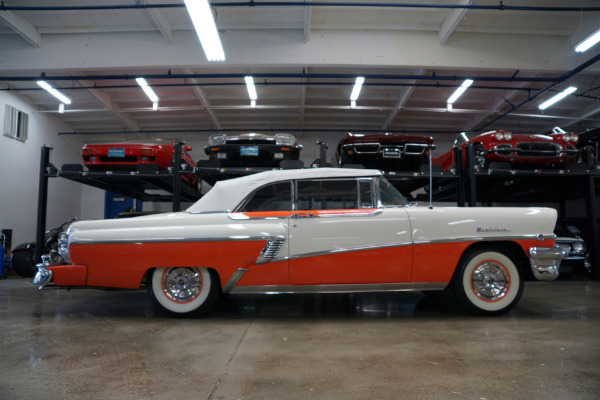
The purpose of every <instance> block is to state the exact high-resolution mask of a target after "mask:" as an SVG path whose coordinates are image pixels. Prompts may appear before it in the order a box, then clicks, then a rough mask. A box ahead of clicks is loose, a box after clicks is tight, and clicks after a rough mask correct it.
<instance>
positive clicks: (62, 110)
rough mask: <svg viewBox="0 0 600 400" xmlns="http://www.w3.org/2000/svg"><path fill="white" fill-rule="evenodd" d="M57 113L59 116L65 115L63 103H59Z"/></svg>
mask: <svg viewBox="0 0 600 400" xmlns="http://www.w3.org/2000/svg"><path fill="white" fill-rule="evenodd" d="M58 113H59V114H64V113H65V103H60V104H59V105H58Z"/></svg>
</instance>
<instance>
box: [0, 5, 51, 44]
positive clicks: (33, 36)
mask: <svg viewBox="0 0 600 400" xmlns="http://www.w3.org/2000/svg"><path fill="white" fill-rule="evenodd" d="M0 21H2V22H4V23H5V24H6V25H8V26H9V27H10V28H11V29H12V30H13V31H15V32H16V33H18V34H19V35H21V37H22V38H23V39H25V40H27V42H29V43H30V44H32V45H33V46H34V47H40V46H41V44H42V36H41V35H40V34H39V33H38V31H37V29H36V27H35V26H33V25H32V24H31V23H30V22H29V21H27V20H26V19H25V18H23V17H20V16H18V15H16V14H15V13H13V12H11V11H0Z"/></svg>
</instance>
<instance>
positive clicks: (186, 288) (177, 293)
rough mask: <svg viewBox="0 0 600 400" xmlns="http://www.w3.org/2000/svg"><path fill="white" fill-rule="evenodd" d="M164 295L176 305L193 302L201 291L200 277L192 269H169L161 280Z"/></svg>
mask: <svg viewBox="0 0 600 400" xmlns="http://www.w3.org/2000/svg"><path fill="white" fill-rule="evenodd" d="M162 288H163V292H164V293H165V295H166V296H167V297H168V298H170V299H171V300H173V301H175V302H177V303H187V302H188V301H192V300H194V299H195V298H196V297H198V294H200V291H201V290H202V277H201V276H200V273H199V272H197V271H196V270H194V269H192V268H170V269H168V270H167V271H166V272H165V273H164V275H163V279H162Z"/></svg>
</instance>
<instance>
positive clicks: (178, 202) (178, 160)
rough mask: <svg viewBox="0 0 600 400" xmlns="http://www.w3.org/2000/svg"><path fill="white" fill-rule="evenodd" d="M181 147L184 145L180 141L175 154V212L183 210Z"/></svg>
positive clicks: (173, 170)
mask: <svg viewBox="0 0 600 400" xmlns="http://www.w3.org/2000/svg"><path fill="white" fill-rule="evenodd" d="M181 145H182V143H181V142H179V141H177V142H176V143H175V146H174V148H175V150H174V154H173V166H172V172H173V212H177V211H179V210H180V209H181V174H180V173H179V170H180V168H181V148H182V146H181Z"/></svg>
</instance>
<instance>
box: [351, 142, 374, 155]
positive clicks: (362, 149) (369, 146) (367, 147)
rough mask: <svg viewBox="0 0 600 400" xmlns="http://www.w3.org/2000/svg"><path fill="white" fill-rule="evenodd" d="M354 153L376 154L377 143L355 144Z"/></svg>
mask: <svg viewBox="0 0 600 400" xmlns="http://www.w3.org/2000/svg"><path fill="white" fill-rule="evenodd" d="M354 151H355V152H356V153H357V154H377V152H378V151H379V143H365V144H355V145H354Z"/></svg>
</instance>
